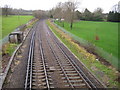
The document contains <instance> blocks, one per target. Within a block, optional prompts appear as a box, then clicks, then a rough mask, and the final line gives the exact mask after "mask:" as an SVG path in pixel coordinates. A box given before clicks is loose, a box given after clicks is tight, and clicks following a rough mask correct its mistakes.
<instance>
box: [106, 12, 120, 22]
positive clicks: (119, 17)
mask: <svg viewBox="0 0 120 90" xmlns="http://www.w3.org/2000/svg"><path fill="white" fill-rule="evenodd" d="M107 21H110V22H120V13H118V12H114V11H110V12H109V14H108V18H107Z"/></svg>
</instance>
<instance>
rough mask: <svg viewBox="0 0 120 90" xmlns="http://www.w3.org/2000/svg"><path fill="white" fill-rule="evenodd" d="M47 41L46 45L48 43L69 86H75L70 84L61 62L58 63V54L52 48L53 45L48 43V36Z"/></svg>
mask: <svg viewBox="0 0 120 90" xmlns="http://www.w3.org/2000/svg"><path fill="white" fill-rule="evenodd" d="M47 43H48V45H49V47H50V49H51V51H52V53H53V55H54V57H55V59H56V60H57V62H58V63H59V65H60V68H61V70H62V72H63V73H64V75H65V77H66V79H67V81H68V83H69V84H70V86H71V88H75V87H74V86H73V85H72V83H71V82H70V79H69V77H68V75H67V73H66V72H65V70H64V68H63V66H62V65H61V63H60V61H59V58H58V56H57V55H56V53H55V51H54V50H53V47H52V46H51V45H50V43H49V41H48V38H47Z"/></svg>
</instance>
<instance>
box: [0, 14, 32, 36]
mask: <svg viewBox="0 0 120 90" xmlns="http://www.w3.org/2000/svg"><path fill="white" fill-rule="evenodd" d="M32 18H33V16H8V17H5V16H3V17H2V38H4V37H5V36H7V35H8V34H9V33H10V32H12V31H13V30H14V29H15V28H17V27H18V26H20V25H22V24H25V23H27V22H28V21H29V20H30V19H32Z"/></svg>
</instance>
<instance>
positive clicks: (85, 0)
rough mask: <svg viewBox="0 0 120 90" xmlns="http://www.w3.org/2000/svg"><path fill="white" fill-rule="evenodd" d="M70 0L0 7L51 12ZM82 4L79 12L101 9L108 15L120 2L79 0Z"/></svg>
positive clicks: (31, 0) (30, 0) (21, 1)
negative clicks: (86, 9)
mask: <svg viewBox="0 0 120 90" xmlns="http://www.w3.org/2000/svg"><path fill="white" fill-rule="evenodd" d="M65 1H68V0H1V1H0V6H2V7H3V6H4V5H6V4H7V5H9V6H10V7H12V8H17V9H19V8H22V9H26V10H36V9H41V10H49V9H51V8H53V7H55V6H56V4H57V3H58V2H65ZM77 1H78V2H80V5H79V8H78V10H80V11H82V10H83V9H84V8H88V9H89V10H90V11H91V12H93V11H94V9H96V8H97V7H101V8H102V9H103V10H104V13H108V12H109V11H110V10H111V9H112V7H113V5H115V4H117V3H118V2H119V1H120V0H77Z"/></svg>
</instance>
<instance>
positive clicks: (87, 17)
mask: <svg viewBox="0 0 120 90" xmlns="http://www.w3.org/2000/svg"><path fill="white" fill-rule="evenodd" d="M92 18H93V17H92V13H91V12H90V11H89V10H88V9H87V8H86V9H85V10H84V12H83V14H82V19H83V20H87V21H90V20H92Z"/></svg>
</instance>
